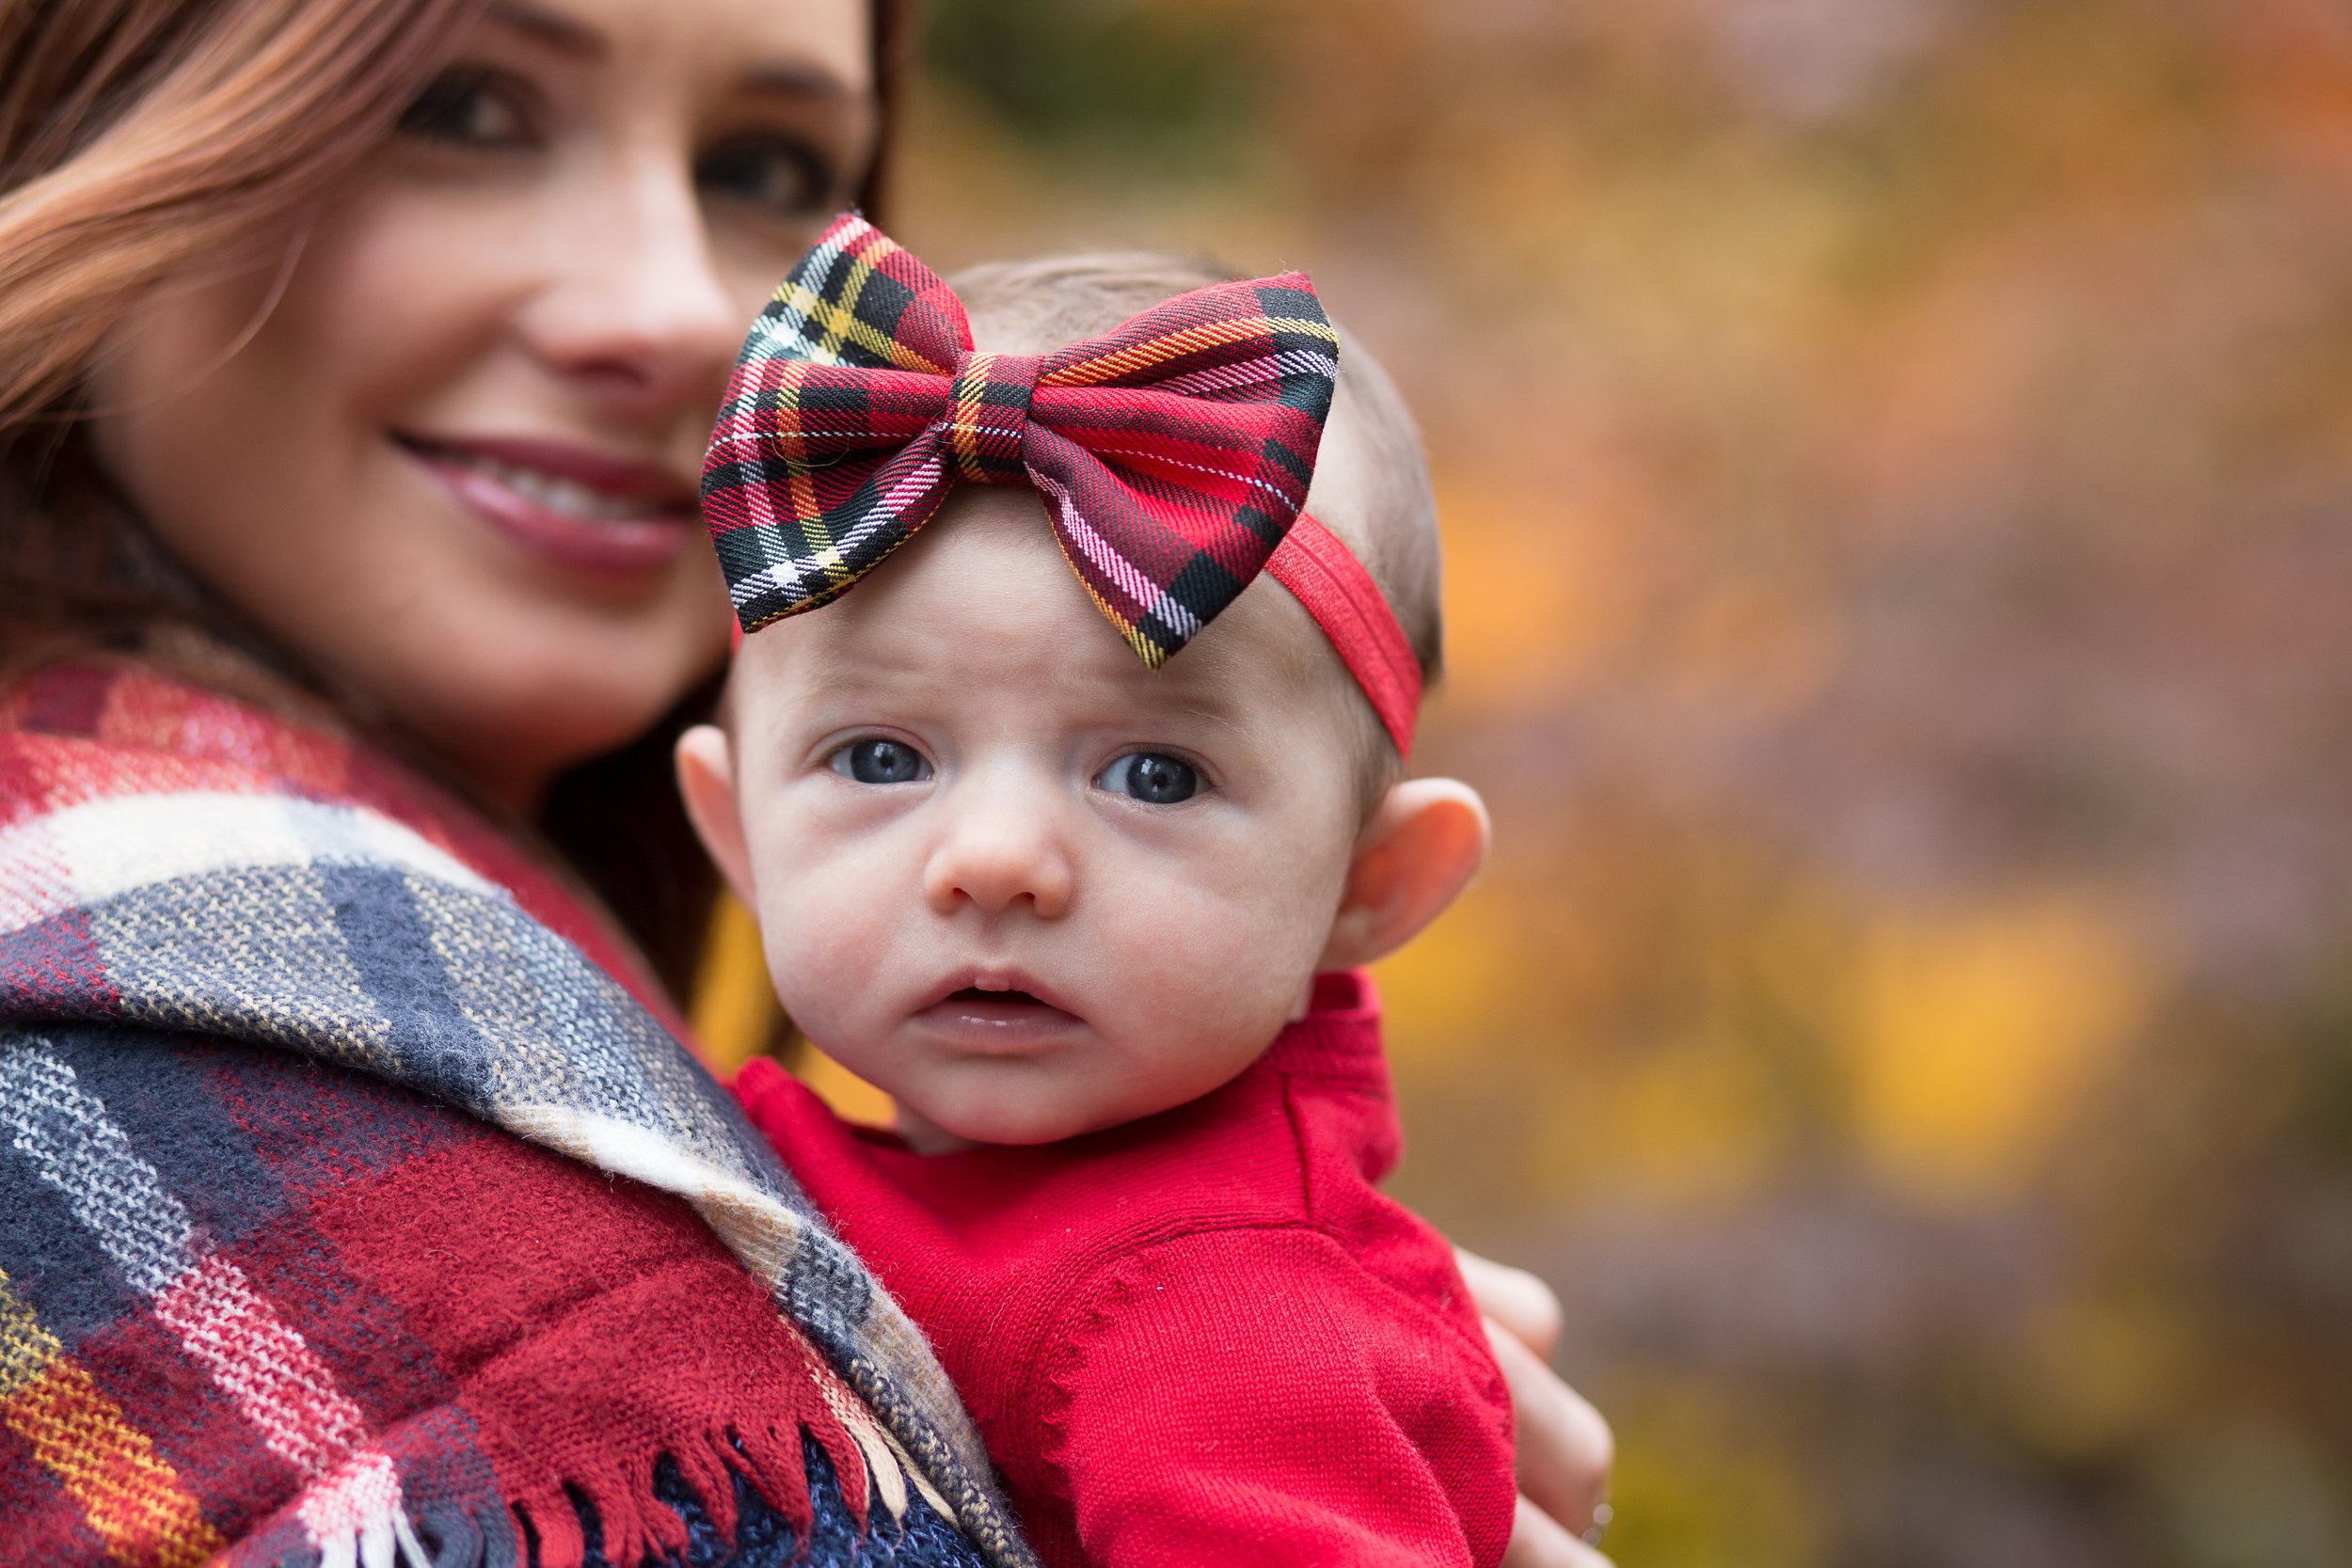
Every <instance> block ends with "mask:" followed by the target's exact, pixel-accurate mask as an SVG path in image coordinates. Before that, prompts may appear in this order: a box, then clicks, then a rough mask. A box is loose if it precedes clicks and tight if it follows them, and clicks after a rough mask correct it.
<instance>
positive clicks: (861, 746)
mask: <svg viewBox="0 0 2352 1568" xmlns="http://www.w3.org/2000/svg"><path fill="white" fill-rule="evenodd" d="M832 761H833V770H834V772H836V773H839V774H842V775H844V776H845V777H848V778H852V779H855V780H856V781H857V782H858V783H860V784H920V783H921V782H922V781H923V780H925V779H928V778H930V776H931V764H930V758H928V757H926V756H925V755H924V754H923V753H922V752H918V751H916V750H915V749H914V747H912V746H910V745H908V744H907V743H906V742H905V741H903V740H856V741H851V742H850V744H849V745H847V746H844V747H842V748H841V750H839V751H837V752H834V754H833V758H832Z"/></svg>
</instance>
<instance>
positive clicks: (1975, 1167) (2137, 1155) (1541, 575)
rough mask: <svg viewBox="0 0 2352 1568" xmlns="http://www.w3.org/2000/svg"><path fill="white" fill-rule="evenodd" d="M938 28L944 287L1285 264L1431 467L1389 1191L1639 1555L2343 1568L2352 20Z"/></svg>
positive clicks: (2190, 5)
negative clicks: (1488, 838)
mask: <svg viewBox="0 0 2352 1568" xmlns="http://www.w3.org/2000/svg"><path fill="white" fill-rule="evenodd" d="M934 10H935V13H936V14H935V17H934V23H933V26H932V29H931V32H930V39H929V42H928V44H927V50H926V65H925V71H924V75H923V78H922V80H921V82H920V84H919V87H918V91H917V92H916V94H915V102H914V124H913V127H912V131H911V134H910V135H909V136H908V138H907V139H906V141H905V143H904V144H903V146H902V147H901V149H900V158H899V168H898V183H897V186H896V189H895V195H894V201H895V205H896V209H897V213H896V216H895V218H894V222H895V225H896V228H897V229H898V231H899V232H900V234H901V237H902V238H904V239H905V240H906V241H907V242H908V243H910V244H911V245H914V246H915V247H916V248H917V249H919V250H921V251H922V252H923V253H925V254H926V255H927V256H929V257H930V258H931V259H933V260H934V261H939V262H941V263H944V264H946V265H956V264H961V263H962V262H965V261H977V260H982V259H985V258H990V257H997V256H1006V255H1018V254H1030V253H1037V252H1040V251H1044V250H1050V249H1066V248H1071V247H1073V246H1082V245H1083V246H1097V245H1134V244H1144V245H1167V246H1174V247H1178V248H1183V249H1186V250H1195V251H1208V252H1213V253H1215V254H1217V255H1219V256H1222V257H1225V258H1228V259H1230V260H1231V261H1232V262H1233V263H1234V264H1236V265H1238V266H1243V267H1248V268H1251V269H1257V270H1271V269H1273V268H1274V267H1276V266H1278V265H1280V264H1291V265H1300V266H1305V267H1307V268H1309V269H1311V271H1312V272H1313V273H1314V274H1315V277H1316V278H1317V281H1318V284H1319V286H1320V287H1321V289H1322V290H1323V292H1324V293H1325V295H1326V297H1327V300H1328V301H1329V302H1330V304H1331V306H1332V308H1333V310H1334V313H1335V314H1337V315H1338V316H1339V317H1340V318H1341V319H1342V320H1343V321H1344V322H1346V323H1347V324H1349V325H1351V326H1352V327H1353V328H1354V329H1355V330H1356V331H1357V332H1358V333H1359V334H1360V335H1361V336H1362V337H1363V338H1364V340H1365V341H1367V342H1368V343H1370V344H1372V345H1373V346H1374V347H1375V349H1376V350H1377V351H1378V352H1379V353H1380V354H1381V355H1382V356H1383V358H1384V359H1385V360H1386V361H1387V362H1388V363H1389V365H1390V366H1391V368H1392V369H1393V370H1394V371H1395V372H1396V373H1397V375H1398V377H1399V379H1400V381H1401V382H1402V383H1403V384H1404V386H1405V388H1406V391H1407V394H1408V395H1409V396H1410V397H1411V399H1412V400H1413V402H1414V404H1415V406H1416V407H1417V409H1418V410H1419V412H1420V414H1421V417H1422V421H1423V424H1424V427H1425V430H1426V434H1427V436H1428V440H1429V444H1430V448H1431V451H1432V453H1433V458H1434V462H1435V465H1436V468H1437V472H1438V482H1439V486H1440V490H1441V496H1442V500H1443V503H1444V508H1445V514H1444V515H1445V526H1446V531H1447V540H1448V549H1449V573H1450V575H1449V581H1448V600H1447V602H1448V614H1449V619H1450V643H1451V674H1450V679H1449V682H1448V684H1447V687H1446V689H1445V691H1444V694H1443V697H1442V700H1441V702H1440V703H1439V704H1438V706H1437V707H1436V708H1435V709H1434V711H1433V712H1432V714H1431V716H1430V718H1429V720H1428V722H1427V726H1426V729H1425V731H1424V734H1425V736H1426V740H1425V751H1424V753H1423V756H1422V759H1421V760H1422V766H1423V767H1424V768H1426V769H1428V770H1431V771H1443V772H1449V773H1454V774H1458V775H1460V776H1462V777H1465V778H1468V779H1470V780H1471V781H1472V782H1473V783H1475V784H1477V785H1478V786H1479V787H1480V788H1481V789H1483V790H1484V791H1485V792H1486V796H1487V799H1488V800H1489V801H1490V802H1491V803H1492V804H1493V806H1494V810H1495V819H1496V826H1497V835H1498V853H1497V855H1496V858H1495V861H1494V863H1493V865H1492V867H1491V868H1490V870H1489V871H1488V873H1487V874H1486V878H1485V879H1484V880H1483V881H1482V882H1481V883H1480V885H1479V886H1478V887H1477V888H1476V889H1475V890H1474V891H1473V892H1472V894H1471V895H1470V896H1469V897H1468V898H1467V899H1466V900H1465V901H1464V902H1463V904H1462V905H1461V906H1459V907H1458V909H1457V910H1456V911H1454V913H1452V914H1451V915H1449V916H1448V917H1447V918H1446V919H1445V920H1444V921H1443V922H1442V923H1441V924H1440V925H1439V926H1438V927H1437V928H1435V929H1434V930H1433V931H1432V932H1431V933H1430V934H1429V935H1427V936H1426V937H1424V938H1423V939H1422V941H1421V942H1418V943H1417V944H1416V945H1415V946H1414V947H1412V948H1411V949H1410V950H1408V951H1407V952H1406V953H1405V954H1404V955H1403V956H1402V957H1400V958H1396V959H1395V960H1393V961H1392V962H1391V963H1390V964H1388V965H1387V966H1385V973H1384V974H1383V976H1382V978H1383V983H1384V985H1385V987H1386V990H1387V992H1388V996H1389V999H1390V1003H1391V1015H1392V1023H1391V1038H1392V1044H1393V1049H1394V1053H1395V1056H1396V1060H1397V1066H1398V1071H1399V1076H1400V1081H1401V1085H1402V1091H1403V1094H1404V1096H1405V1103H1406V1120H1407V1127H1408V1131H1409V1133H1410V1135H1411V1138H1412V1143H1413V1148H1412V1152H1411V1154H1410V1156H1409V1158H1408V1161H1407V1164H1406V1169H1405V1170H1404V1171H1403V1172H1402V1173H1401V1175H1400V1179H1399V1180H1398V1181H1397V1183H1396V1190H1397V1191H1398V1193H1399V1194H1400V1196H1404V1197H1405V1198H1406V1199H1407V1200H1408V1201H1410V1202H1412V1203H1414V1204H1415V1205H1416V1206H1418V1207H1419V1208H1420V1209H1422V1211H1423V1212H1425V1213H1427V1214H1429V1215H1430V1216H1431V1217H1432V1218H1433V1219H1435V1220H1436V1221H1438V1223H1439V1224H1440V1225H1442V1226H1444V1227H1446V1228H1447V1229H1448V1230H1449V1231H1450V1232H1451V1233H1453V1234H1454V1235H1455V1236H1456V1237H1457V1238H1459V1239H1460V1240H1462V1241H1463V1242H1465V1243H1469V1244H1471V1245H1474V1246H1478V1247H1481V1248H1484V1249H1486V1250H1489V1251H1491V1252H1493V1253H1495V1254H1497V1255H1499V1256H1502V1257H1504V1258H1506V1259H1512V1260H1515V1261H1519V1262H1524V1263H1527V1264H1529V1265H1531V1266H1533V1267H1535V1268H1536V1269H1538V1270H1539V1271H1540V1272H1542V1273H1543V1274H1544V1275H1546V1276H1547V1277H1548V1278H1549V1280H1550V1281H1551V1282H1552V1284H1553V1285H1554V1286H1555V1287H1557V1288H1558V1290H1559V1291H1560V1292H1561V1294H1562V1296H1563V1297H1564V1299H1565V1302H1566V1305H1567V1308H1568V1317H1569V1333H1568V1338H1567V1342H1566V1343H1565V1346H1564V1348H1563V1352H1562V1355H1561V1358H1560V1364H1561V1366H1562V1367H1563V1369H1564V1370H1565V1371H1566V1372H1567V1373H1568V1374H1569V1375H1570V1376H1571V1377H1572V1378H1573V1379H1574V1380H1575V1381H1577V1382H1578V1383H1579V1385H1580V1386H1582V1387H1583V1388H1585V1389H1586V1390H1587V1391H1588V1392H1589V1393H1591V1394H1592V1395H1593V1396H1594V1398H1595V1399H1596V1400H1597V1401H1598V1402H1600V1403H1601V1404H1602V1406H1603V1407H1604V1409H1605V1410H1606V1411H1607V1412H1608V1413H1609V1415H1610V1416H1611V1417H1612V1418H1613V1421H1614V1422H1615V1425H1616V1429H1617V1432H1618V1435H1619V1439H1620V1442H1621V1445H1622V1450H1623V1451H1622V1458H1621V1465H1620V1471H1619V1478H1618V1487H1617V1504H1618V1507H1617V1517H1618V1523H1617V1525H1616V1527H1615V1529H1614V1532H1613V1535H1612V1537H1611V1539H1610V1547H1611V1549H1612V1551H1613V1553H1614V1554H1615V1555H1616V1557H1617V1558H1618V1560H1620V1561H1621V1562H1622V1563H1624V1564H1626V1565H1628V1568H1701V1565H1709V1568H1711V1565H1716V1564H1722V1565H1724V1568H1730V1565H1733V1564H1738V1565H1741V1568H1777V1565H1782V1564H1788V1565H1796V1564H1810V1563H1824V1564H1888V1565H1896V1564H1900V1565H1904V1568H1940V1565H1946V1564H1949V1565H1954V1568H1959V1565H1969V1568H1975V1565H1985V1568H1993V1565H2001V1568H2033V1565H2038V1564H2066V1565H2069V1568H2074V1565H2080V1568H2101V1565H2106V1564H2125V1563H2131V1564H2140V1563H2145V1564H2154V1565H2165V1568H2322V1565H2334V1564H2344V1563H2348V1562H2352V1501H2347V1499H2348V1498H2352V968H2348V967H2347V965H2346V963H2345V961H2344V960H2345V958H2347V956H2352V8H2345V7H2344V6H2342V5H2340V4H2337V3H2335V0H1279V3H1266V0H939V3H938V4H937V5H935V7H934Z"/></svg>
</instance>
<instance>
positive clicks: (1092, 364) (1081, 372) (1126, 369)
mask: <svg viewBox="0 0 2352 1568" xmlns="http://www.w3.org/2000/svg"><path fill="white" fill-rule="evenodd" d="M1275 332H1287V333H1295V334H1297V335H1300V336H1303V337H1311V338H1316V339H1319V340H1321V341H1324V342H1327V343H1329V344H1330V345H1331V346H1332V347H1333V348H1335V349H1336V348H1338V347H1339V343H1340V335H1339V333H1338V332H1337V331H1336V330H1335V329H1334V328H1333V327H1332V325H1331V324H1330V323H1329V322H1319V321H1302V320H1300V319H1298V318H1296V317H1292V316H1251V317H1249V318H1248V319H1247V320H1243V321H1223V322H1204V323H1202V324H1200V325H1198V326H1188V327H1185V328H1184V330H1183V331H1181V332H1171V333H1169V334H1168V336H1166V337H1164V338H1153V339H1151V340H1149V341H1145V342H1140V343H1131V344H1129V345H1128V346H1127V347H1125V348H1123V349H1120V350H1119V351H1118V352H1117V353H1115V354H1105V355H1101V356H1096V357H1094V358H1091V359H1081V360H1079V361H1078V362H1077V363H1076V364H1074V365H1065V366H1063V367H1062V368H1061V369H1060V370H1057V371H1056V372H1053V373H1052V374H1050V375H1044V376H1040V377H1039V378H1038V385H1039V386H1041V387H1097V386H1100V385H1102V384H1103V383H1104V382H1105V381H1116V380H1118V379H1119V378H1120V376H1122V375H1129V374H1133V373H1134V372H1136V371H1148V370H1150V369H1152V367H1153V366H1154V365H1162V364H1166V363H1167V362H1168V360H1170V359H1176V358H1181V357H1183V356H1184V355H1187V354H1192V353H1195V352H1197V351H1199V350H1200V349H1204V348H1215V347H1216V346H1217V345H1219V344H1221V343H1233V342H1240V341H1244V340H1246V339H1250V338H1263V337H1265V336H1267V335H1268V334H1269V333H1275Z"/></svg>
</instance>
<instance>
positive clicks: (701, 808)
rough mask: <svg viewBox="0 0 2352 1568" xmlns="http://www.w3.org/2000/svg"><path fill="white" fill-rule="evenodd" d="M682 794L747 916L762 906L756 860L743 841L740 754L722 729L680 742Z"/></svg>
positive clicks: (693, 732)
mask: <svg viewBox="0 0 2352 1568" xmlns="http://www.w3.org/2000/svg"><path fill="white" fill-rule="evenodd" d="M676 757H677V792H678V794H679V795H680V796H681V797H683V798H684V800H685V801H686V819H687V820H688V821H690V822H691V823H693V824H694V833H695V836H696V837H698V838H700V839H701V840H702V841H703V847H704V848H705V849H707V850H708V851H709V852H710V858H711V859H712V860H713V861H715V862H716V863H718V866H719V875H720V876H722V877H724V878H725V879H727V886H728V887H730V888H732V889H734V890H735V896H736V897H738V898H739V899H741V900H742V903H743V907H744V908H745V909H747V910H755V909H757V908H759V905H758V903H757V902H756V901H755V899H754V897H753V894H752V854H751V849H750V847H748V846H747V845H746V844H745V842H744V839H743V814H742V812H741V811H740V810H739V808H738V806H737V802H736V798H735V757H734V748H733V746H732V745H731V744H730V743H729V741H728V740H727V732H726V731H724V730H723V729H721V728H719V726H717V725H716V724H696V725H695V726H694V727H693V728H691V729H690V730H688V731H687V732H686V733H685V734H684V735H681V736H678V737H677V752H676Z"/></svg>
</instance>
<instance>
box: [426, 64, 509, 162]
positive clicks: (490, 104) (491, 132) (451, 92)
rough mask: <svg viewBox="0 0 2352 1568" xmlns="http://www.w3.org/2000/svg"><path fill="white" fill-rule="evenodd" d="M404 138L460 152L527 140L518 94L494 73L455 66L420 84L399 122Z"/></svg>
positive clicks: (498, 73)
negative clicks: (453, 147)
mask: <svg viewBox="0 0 2352 1568" xmlns="http://www.w3.org/2000/svg"><path fill="white" fill-rule="evenodd" d="M400 129H401V131H402V133H403V134H404V135H411V136H421V137H422V138H424V139H425V140H427V141H438V142H451V143H453V144H455V145H457V146H460V147H480V148H505V147H520V146H523V145H525V144H527V143H528V142H529V141H530V139H531V118H530V116H529V115H528V114H526V113H525V112H524V108H523V94H522V90H521V89H520V88H519V87H517V86H516V84H515V83H514V82H512V81H510V80H509V79H507V78H506V77H504V76H503V75H501V73H500V72H498V71H485V70H482V69H480V68H477V67H469V66H459V67H456V68H454V69H453V70H449V71H442V72H441V73H440V74H439V75H438V76H436V77H435V78H433V80H432V81H431V82H429V83H427V84H426V86H425V89H424V91H422V92H421V93H419V94H418V95H417V101H416V102H415V103H411V104H409V105H408V107H407V109H406V110H405V111H404V112H403V113H402V115H401V117H400Z"/></svg>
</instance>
